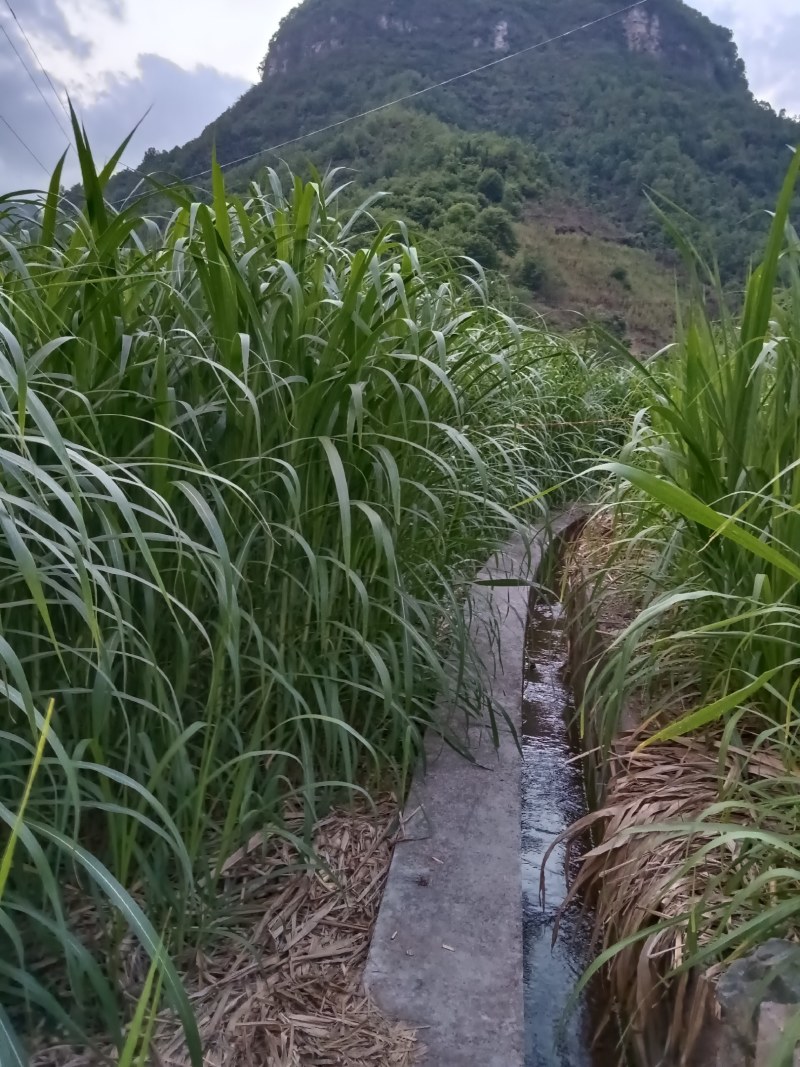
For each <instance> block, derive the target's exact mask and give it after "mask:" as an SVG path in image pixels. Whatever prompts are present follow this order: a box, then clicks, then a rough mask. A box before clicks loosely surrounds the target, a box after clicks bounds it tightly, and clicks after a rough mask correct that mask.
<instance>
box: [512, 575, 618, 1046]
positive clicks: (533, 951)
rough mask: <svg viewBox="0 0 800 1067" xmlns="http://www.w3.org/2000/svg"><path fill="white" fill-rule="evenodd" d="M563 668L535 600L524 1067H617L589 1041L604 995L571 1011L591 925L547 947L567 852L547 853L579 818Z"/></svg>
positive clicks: (551, 613)
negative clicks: (563, 832)
mask: <svg viewBox="0 0 800 1067" xmlns="http://www.w3.org/2000/svg"><path fill="white" fill-rule="evenodd" d="M566 665H567V636H566V628H565V620H564V616H563V608H562V606H561V605H560V604H559V603H558V602H557V601H550V602H548V601H546V600H545V599H543V597H542V596H541V595H539V594H534V595H533V596H532V599H531V608H530V614H529V621H528V629H527V636H526V655H525V675H524V683H523V704H522V731H523V768H522V888H523V942H524V944H523V952H524V982H525V1067H616V1065H617V1063H618V1062H619V1060H618V1054H617V1053H616V1051H615V1049H614V1045H615V1042H613V1041H612V1040H610V1038H609V1040H608V1042H603V1043H601V1044H600V1045H597V1044H593V1041H592V1039H593V1037H594V1035H595V1031H596V1029H597V1023H598V1022H599V1019H600V1016H601V1012H602V1007H603V1005H602V992H601V991H598V990H595V989H591V990H590V991H589V994H588V995H586V996H583V997H582V998H581V999H580V1001H579V1002H578V1004H577V1006H575V1007H574V1010H570V1009H571V1008H572V1003H571V1001H572V997H573V994H574V991H575V987H576V983H577V982H578V980H579V979H580V977H581V975H582V974H583V972H584V970H585V968H586V967H587V966H588V964H589V963H590V962H591V952H590V932H591V922H590V917H589V916H587V915H586V914H585V913H583V912H582V909H581V908H580V907H579V906H578V905H571V906H570V907H569V908H568V909H567V910H566V911H565V912H564V913H563V914H562V915H561V917H560V927H559V936H558V940H557V941H556V943H555V945H553V940H552V939H553V930H554V927H555V923H556V918H557V915H558V913H559V909H560V906H561V905H562V904H563V902H564V898H565V896H566V879H565V869H564V865H565V862H566V860H567V857H566V854H565V848H566V846H559V847H556V848H555V849H554V850H553V851H552V852H551V853H550V855H549V856H547V852H548V849H549V848H550V847H551V846H552V844H553V842H554V840H555V839H556V838H557V836H558V835H559V834H560V833H562V831H564V830H565V829H566V828H567V827H568V826H569V825H570V824H571V823H573V822H574V821H575V820H576V819H579V818H581V816H583V815H585V814H586V811H587V802H586V790H585V787H584V782H583V775H582V771H581V766H580V763H579V762H578V761H576V760H575V759H574V757H575V756H576V755H577V753H578V749H577V744H576V743H575V742H574V740H573V737H572V735H573V732H574V731H572V730H571V729H570V719H571V716H572V715H573V713H574V706H573V703H572V693H571V690H570V687H569V682H568V679H567V678H566ZM587 844H588V843H587ZM573 849H574V846H573ZM546 856H547V862H546V866H545V869H544V872H543V871H542V865H543V863H544V861H545V857H546ZM576 859H577V856H576ZM542 875H543V877H542ZM542 885H544V890H545V891H544V894H542V892H541V887H542Z"/></svg>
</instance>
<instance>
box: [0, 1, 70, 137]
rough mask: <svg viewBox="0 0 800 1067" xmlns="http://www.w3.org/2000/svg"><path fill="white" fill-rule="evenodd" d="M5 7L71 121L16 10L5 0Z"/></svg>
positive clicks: (65, 106)
mask: <svg viewBox="0 0 800 1067" xmlns="http://www.w3.org/2000/svg"><path fill="white" fill-rule="evenodd" d="M5 5H6V7H7V8H8V10H9V11H10V12H11V17H12V18H13V19H14V22H16V24H17V26H18V28H19V32H20V33H21V34H22V36H23V37H24V38H25V43H26V44H27V46H28V48H30V50H31V54H32V55H33V58H34V59H35V60H36V62H37V63H38V64H39V70H40V71H41V72H42V74H44V76H45V78H47V84H48V85H49V86H50V88H51V89H52V91H53V96H54V97H55V98H56V100H58V102H59V104H60V105H61V110H62V111H63V112H64V114H65V115H66V116H67V119H69V118H70V114H69V111H68V110H67V105H66V104H65V103H64V101H63V99H62V98H61V95H60V93H59V91H58V89H56V87H55V85H53V79H52V78H51V77H50V75H49V74H48V73H47V68H46V67H45V65H44V63H42V61H41V59H40V58H39V53H38V52H37V51H36V49H35V48H34V47H33V44H32V42H31V39H30V37H29V36H28V35H27V33H26V32H25V27H24V26H23V25H22V23H21V22H20V21H19V18H18V17H17V13H16V11H15V10H14V8H13V7H12V6H11V4H10V2H9V0H5Z"/></svg>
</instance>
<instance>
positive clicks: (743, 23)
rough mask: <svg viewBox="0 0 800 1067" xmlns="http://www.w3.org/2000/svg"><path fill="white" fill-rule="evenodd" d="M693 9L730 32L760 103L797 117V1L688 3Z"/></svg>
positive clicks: (799, 20)
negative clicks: (768, 104) (760, 100)
mask: <svg viewBox="0 0 800 1067" xmlns="http://www.w3.org/2000/svg"><path fill="white" fill-rule="evenodd" d="M689 2H690V3H691V5H692V7H695V8H697V9H698V10H699V11H702V12H703V14H705V15H708V17H709V18H711V19H713V20H714V21H715V22H718V23H720V24H721V25H723V26H728V27H729V28H730V29H732V30H733V34H734V38H735V40H736V44H737V45H738V47H739V52H740V54H741V56H742V58H743V59H744V61H745V65H746V67H747V76H748V79H749V81H750V87H751V89H752V90H753V92H754V94H755V95H756V96H757V97H758V98H759V99H764V100H769V102H770V103H771V104H772V105H773V107H775V108H777V109H781V108H785V109H786V110H787V111H789V112H790V113H791V114H796V115H800V82H798V80H797V73H796V71H797V56H798V54H800V14H798V11H797V0H761V2H759V3H756V2H755V0H689Z"/></svg>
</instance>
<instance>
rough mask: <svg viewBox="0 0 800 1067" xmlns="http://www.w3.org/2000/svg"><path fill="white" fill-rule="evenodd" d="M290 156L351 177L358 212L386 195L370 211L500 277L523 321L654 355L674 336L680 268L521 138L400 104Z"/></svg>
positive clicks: (452, 261)
mask: <svg viewBox="0 0 800 1067" xmlns="http://www.w3.org/2000/svg"><path fill="white" fill-rule="evenodd" d="M286 157H287V162H288V163H289V164H290V165H291V166H292V167H293V168H294V169H296V170H298V171H299V172H307V173H308V172H313V168H314V166H315V164H316V163H317V162H318V161H319V159H320V158H323V159H325V160H326V162H327V165H328V166H330V167H334V168H335V167H341V168H343V170H342V174H340V175H339V176H338V180H339V181H340V182H342V183H345V182H347V181H349V182H350V183H351V184H350V186H349V188H348V189H346V190H345V194H344V195H345V197H346V199H348V200H349V201H350V202H351V203H358V202H360V201H361V200H363V199H364V198H365V197H366V196H367V195H369V194H373V193H376V192H379V193H381V196H380V199H378V200H377V201H375V202H374V203H373V206H372V209H371V210H372V214H373V215H374V216H375V217H376V218H377V219H378V220H380V221H389V220H392V219H396V218H401V219H405V220H407V222H408V224H409V228H410V231H411V236H412V238H413V239H414V241H415V242H416V243H418V244H419V245H420V247H421V248H423V249H424V250H425V253H426V255H427V256H428V257H429V260H430V262H432V263H433V262H436V261H438V262H440V263H441V264H442V269H443V270H444V272H445V274H446V273H448V272H449V271H450V270H451V268H452V267H453V266H458V261H459V259H460V258H461V257H464V256H467V257H470V258H472V259H474V260H477V262H478V263H479V264H480V265H481V267H482V268H484V269H485V270H487V271H490V272H496V273H493V274H492V276H491V277H490V284H491V287H492V291H493V294H494V296H495V297H496V299H498V300H500V301H502V302H503V303H504V304H505V305H506V306H507V307H508V308H509V309H510V310H512V312H513V313H514V314H515V315H517V316H518V317H522V318H526V317H527V318H530V317H531V315H535V316H537V317H538V316H539V315H544V316H545V319H546V320H547V322H548V323H552V324H553V325H556V326H558V327H559V328H560V329H562V330H568V331H570V330H574V329H576V328H581V327H583V326H584V325H585V324H586V323H587V321H588V322H596V323H600V324H602V325H604V326H607V327H611V328H612V329H613V330H614V331H615V332H617V333H618V334H619V335H620V336H622V337H625V338H627V339H628V340H629V341H630V342H631V343H632V344H633V345H634V346H635V347H636V348H637V349H639V348H641V349H644V350H650V351H652V350H654V349H655V348H658V347H660V346H661V345H662V344H664V343H666V342H667V341H668V340H669V338H670V337H671V333H672V328H673V325H674V292H673V290H674V271H673V268H672V267H671V266H670V265H669V264H667V263H660V262H658V261H657V260H656V259H655V258H654V256H653V255H652V254H650V253H648V252H647V251H645V250H641V249H636V248H633V247H631V242H630V241H629V240H628V239H627V237H626V235H625V233H624V231H622V230H620V228H619V227H614V226H612V225H610V224H609V223H608V222H607V221H605V220H603V219H602V218H601V217H599V216H598V215H597V213H596V212H591V211H588V210H586V209H582V208H580V206H579V205H574V204H572V203H571V201H570V200H569V199H568V198H567V197H566V196H565V194H564V192H563V191H562V190H560V189H559V188H558V187H557V186H556V185H554V181H553V167H552V165H551V164H550V162H549V160H548V159H547V158H546V157H545V156H543V155H542V154H541V153H539V152H537V151H536V150H535V149H534V148H533V147H531V146H530V145H527V144H525V143H524V142H523V141H521V140H519V139H518V138H509V137H502V136H500V135H499V134H495V133H488V132H483V133H470V132H466V131H464V130H460V129H458V128H457V127H453V126H448V125H446V124H445V123H443V122H441V121H440V120H439V119H436V118H435V117H434V116H433V115H425V114H422V113H420V112H418V111H413V110H410V109H408V108H405V107H396V108H392V109H390V110H388V111H384V112H380V113H379V114H376V115H371V116H369V117H368V118H365V119H363V120H362V121H360V122H358V123H356V124H353V125H352V126H348V127H345V128H344V129H342V130H337V131H332V132H330V133H327V134H325V135H323V136H321V137H319V138H317V139H316V140H315V141H314V143H313V145H308V146H295V147H292V148H289V149H287V152H286ZM354 159H355V160H358V163H357V164H355V165H354V164H353V162H352V161H353V160H354ZM260 167H261V164H260V161H258V160H255V161H253V162H252V163H250V164H249V165H247V166H242V167H241V168H239V169H238V170H237V171H236V172H235V174H234V175H233V177H234V179H235V181H236V182H237V183H238V184H240V185H241V184H242V183H244V182H246V181H247V180H249V179H250V178H252V177H255V176H256V175H257V174H258V172H259V169H260ZM615 274H616V275H617V277H616V278H615ZM620 279H622V280H621V281H620Z"/></svg>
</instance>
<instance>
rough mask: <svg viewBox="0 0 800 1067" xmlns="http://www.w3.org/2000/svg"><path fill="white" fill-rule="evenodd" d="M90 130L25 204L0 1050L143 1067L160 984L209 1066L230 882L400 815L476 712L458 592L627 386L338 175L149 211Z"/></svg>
mask: <svg viewBox="0 0 800 1067" xmlns="http://www.w3.org/2000/svg"><path fill="white" fill-rule="evenodd" d="M74 131H75V138H76V147H77V152H78V156H79V159H80V164H81V171H82V182H83V192H84V197H85V200H84V201H83V202H82V203H81V204H80V205H76V206H73V205H70V204H68V203H65V202H64V201H63V200H62V199H61V197H60V195H59V184H60V177H61V166H59V168H58V169H57V171H56V173H55V174H54V176H53V180H52V183H51V186H50V189H49V191H48V192H47V193H46V194H45V195H43V196H42V197H41V198H39V199H38V200H37V201H36V202H35V207H36V209H37V212H36V215H35V218H33V219H32V218H31V210H30V207H31V205H30V202H27V203H26V204H25V205H23V206H22V207H23V209H22V211H21V212H20V207H21V205H20V204H19V203H18V202H17V201H15V200H14V198H6V199H5V200H4V201H3V202H2V205H0V209H1V210H2V213H3V217H4V220H5V223H6V229H5V230H4V232H3V233H2V235H0V309H1V310H2V315H1V316H0V523H1V524H2V527H3V534H4V537H3V543H2V546H1V547H0V589H1V590H2V597H1V598H0V618H1V619H2V634H3V637H2V640H0V684H2V687H3V694H4V697H5V700H6V707H7V713H6V718H5V721H4V730H3V732H2V733H0V769H1V770H2V774H1V775H0V817H2V818H3V819H4V820H5V821H6V822H7V823H9V824H10V823H11V821H12V819H13V816H12V813H13V812H19V811H20V810H21V808H22V805H21V800H22V798H23V797H24V798H25V805H24V813H23V814H24V818H23V821H22V822H21V824H20V828H19V831H18V839H17V852H16V861H15V862H14V863H13V864H12V865H11V866H10V869H9V871H8V880H7V882H6V884H5V885H4V886H3V895H2V899H1V900H0V1000H1V1001H2V1003H3V1005H4V1008H5V1012H6V1014H4V1015H3V1016H2V1019H0V1022H2V1024H3V1026H2V1029H1V1030H0V1035H4V1036H3V1040H6V1041H7V1047H8V1048H11V1047H12V1045H13V1047H14V1048H15V1049H20V1048H21V1043H20V1038H19V1036H18V1035H17V1036H14V1035H13V1033H12V1029H11V1020H13V1021H14V1025H15V1026H16V1028H17V1031H18V1033H20V1032H24V1031H25V1030H31V1029H33V1028H34V1021H35V1020H37V1019H40V1018H44V1019H45V1020H46V1024H45V1025H46V1028H49V1029H52V1028H53V1027H55V1028H56V1029H58V1030H60V1031H63V1032H65V1033H66V1034H67V1035H68V1036H69V1037H70V1038H71V1039H76V1040H79V1041H83V1042H85V1043H90V1042H91V1040H92V1036H93V1034H94V1033H95V1032H102V1033H103V1034H104V1035H105V1036H106V1037H110V1039H111V1040H112V1041H113V1042H115V1043H116V1044H117V1046H118V1047H119V1048H120V1049H121V1050H123V1051H122V1054H123V1055H124V1056H127V1057H128V1058H129V1059H130V1058H131V1057H133V1056H134V1055H136V1056H141V1055H142V1047H143V1046H144V1045H146V1042H147V1035H148V1034H149V1033H150V1032H151V1030H152V1018H153V1012H154V1011H155V1010H156V1008H157V1007H158V1004H159V999H160V994H161V992H162V991H163V993H164V995H165V996H166V997H167V998H168V999H169V1001H170V1003H171V1004H172V1007H173V1008H174V1009H175V1010H176V1011H177V1012H178V1013H179V1014H180V1017H181V1018H182V1020H183V1023H184V1026H185V1029H186V1035H187V1041H188V1045H189V1049H190V1051H191V1053H192V1057H193V1060H194V1062H195V1063H198V1064H199V1063H200V1060H201V1050H200V1046H199V1040H198V1037H197V1031H196V1028H195V1026H194V1023H193V1020H192V1016H191V1009H190V1007H189V1003H188V1001H187V998H186V996H185V994H184V993H183V991H182V987H181V983H180V980H179V977H178V969H179V966H180V965H181V963H183V962H185V961H187V960H189V959H191V957H192V953H193V951H194V950H195V949H196V948H197V947H198V946H201V945H202V944H203V943H204V941H205V939H207V938H209V937H214V936H219V935H220V932H221V931H222V930H224V927H225V923H226V913H227V911H229V909H230V907H231V906H232V905H231V902H230V901H225V900H222V899H220V898H219V895H218V882H219V877H220V872H221V868H222V866H223V864H224V862H225V860H226V858H227V857H228V856H229V855H231V854H232V853H233V852H234V851H235V850H236V848H238V847H239V845H241V843H242V842H243V841H246V840H248V839H249V838H250V836H251V835H252V834H253V833H254V832H264V831H266V833H267V836H269V835H270V834H281V833H283V834H286V835H287V836H288V835H289V833H290V831H289V830H288V829H287V828H286V827H285V826H284V825H283V823H282V812H283V810H284V806H285V804H286V803H287V802H288V801H296V800H297V799H298V798H299V799H300V801H301V802H302V803H303V804H304V806H305V813H306V827H307V831H308V830H310V827H311V825H312V824H313V822H314V820H315V818H316V816H317V814H318V813H319V812H320V811H321V810H324V809H325V808H326V807H327V805H329V804H330V802H331V801H332V799H333V798H335V797H339V796H340V795H341V794H342V793H343V792H344V793H347V792H348V791H352V790H360V789H364V788H367V789H369V788H370V787H371V786H373V785H375V784H377V783H379V782H380V783H384V784H385V782H386V781H387V779H388V781H389V783H390V784H394V785H395V787H396V788H397V789H398V790H402V789H403V788H404V784H405V781H406V778H407V775H408V772H409V769H410V767H411V766H412V764H413V761H414V759H415V756H416V754H417V752H418V749H419V745H420V740H421V737H422V734H423V732H424V731H425V730H426V729H428V728H433V729H439V728H441V727H440V724H439V723H438V722H437V720H436V717H435V711H434V709H435V700H436V696H437V694H438V693H440V692H442V691H445V692H449V693H450V694H452V695H453V697H454V698H458V699H459V701H460V703H461V705H462V706H463V707H465V708H466V709H468V710H469V709H472V711H473V712H474V713H478V712H479V711H480V710H481V698H480V690H479V686H478V683H477V680H476V673H475V672H474V670H473V669H472V666H473V665H472V654H471V651H470V648H469V646H468V643H467V638H466V632H465V628H464V623H463V616H462V609H461V589H462V588H463V581H464V579H465V578H468V577H469V576H470V573H471V572H472V571H473V570H474V569H475V568H476V567H477V566H478V564H479V563H481V562H482V561H483V559H484V557H485V556H486V555H487V553H488V552H489V551H490V550H491V549H492V548H493V547H494V546H495V545H496V543H497V542H499V541H501V540H503V539H504V538H505V537H507V535H508V533H509V531H510V530H512V529H514V528H516V527H517V526H518V525H519V524H520V523H521V522H524V521H525V519H526V516H525V515H524V514H522V513H519V512H517V513H514V514H512V512H511V511H510V510H509V507H510V505H511V504H512V503H514V502H516V501H517V500H518V499H519V497H520V495H521V493H520V490H521V489H522V494H523V495H524V494H526V493H527V494H528V495H533V496H535V495H536V494H537V493H538V492H539V490H540V489H541V487H542V485H543V484H548V483H550V482H555V481H559V480H561V478H562V477H563V476H564V474H565V473H566V470H565V468H569V467H570V465H571V464H572V462H573V458H574V456H575V455H577V454H578V453H583V452H585V451H586V449H587V447H589V443H590V442H591V443H592V444H591V447H592V448H594V442H596V441H598V442H602V441H603V440H604V435H605V427H604V425H603V419H602V411H603V400H604V392H603V387H602V383H603V382H607V383H608V384H609V388H610V389H611V390H614V391H615V393H614V395H615V396H616V398H617V401H618V402H619V403H620V404H622V403H623V398H624V386H623V385H622V384H621V383H622V382H623V381H624V376H623V375H620V374H619V372H617V371H612V370H610V369H607V370H605V371H604V372H603V375H601V376H600V378H599V379H597V380H595V382H594V385H592V384H591V383H592V380H593V371H592V368H591V367H590V366H589V365H588V364H587V363H586V362H585V361H584V360H583V359H582V358H581V357H580V355H579V354H578V353H577V352H576V351H575V350H574V349H573V348H570V347H569V346H565V345H561V344H559V343H557V342H554V341H552V340H550V339H547V338H544V337H542V336H540V335H539V334H535V333H533V332H530V331H522V330H520V329H519V328H518V327H517V326H516V325H515V324H514V323H513V322H511V321H510V320H508V319H507V318H506V317H505V316H503V315H501V314H499V313H497V312H495V311H494V310H493V309H492V308H491V307H489V306H488V305H487V304H486V301H485V296H484V294H483V291H482V290H481V287H480V285H479V284H477V283H476V282H475V281H474V278H473V279H470V280H469V281H468V282H465V283H462V281H461V280H460V279H458V278H455V277H451V278H442V277H441V276H440V275H432V274H430V273H428V272H427V270H426V268H425V266H424V265H422V264H421V263H420V261H419V257H418V255H417V252H416V249H415V248H414V247H413V246H412V245H411V244H410V243H409V242H408V240H407V239H406V237H405V231H404V229H403V227H402V226H399V227H398V225H397V224H392V225H387V226H385V227H382V228H379V227H377V226H375V225H373V224H372V223H371V222H370V220H369V217H368V214H367V209H366V207H365V208H363V209H358V210H356V211H355V213H351V214H350V216H349V217H347V218H340V217H339V215H338V214H337V210H336V197H337V189H336V187H335V177H336V176H335V175H331V176H330V177H329V178H328V179H326V180H322V179H320V180H316V181H311V182H308V183H304V182H302V181H300V180H299V179H297V178H294V177H292V176H291V175H288V176H286V177H285V178H284V179H281V177H280V176H279V175H278V174H277V173H276V172H267V174H266V176H265V180H264V183H263V184H261V185H259V184H254V185H253V186H252V188H251V190H250V192H249V194H248V195H247V196H246V197H239V196H233V195H230V194H229V193H228V191H227V190H226V189H225V185H224V181H223V177H222V173H221V171H220V170H219V169H218V168H217V167H216V166H215V168H214V175H213V188H212V193H211V196H210V198H209V201H208V202H206V201H204V200H195V199H194V198H193V197H192V195H191V193H190V192H189V191H188V190H186V189H183V188H178V187H171V188H168V189H165V190H163V191H162V193H163V197H164V198H165V199H166V200H167V201H168V202H169V205H170V208H169V213H168V214H167V215H166V216H165V217H151V216H146V215H145V214H143V209H142V205H141V204H140V203H137V202H129V203H127V204H126V205H125V206H124V207H122V208H121V209H120V210H113V209H112V208H111V207H109V205H108V204H107V203H106V202H105V200H104V190H105V186H106V184H107V182H108V180H109V178H110V176H111V174H112V172H113V170H114V167H115V166H116V163H117V161H118V158H119V155H120V153H121V151H122V149H120V152H118V153H117V154H116V156H115V157H114V158H113V159H112V160H111V161H110V162H109V164H108V165H107V166H106V167H104V168H103V169H102V170H98V169H97V167H96V166H95V164H94V161H93V159H92V156H91V152H90V149H89V145H88V143H87V141H86V138H85V135H84V133H83V131H82V130H81V129H80V127H79V126H78V124H77V122H76V123H74ZM123 147H124V146H123ZM20 216H21V221H20ZM567 382H569V383H570V385H571V387H572V388H573V392H574V396H573V398H572V399H571V406H570V409H569V413H567V412H566V411H565V406H564V403H563V389H564V388H565V387H566V385H565V383H567ZM598 382H599V383H600V384H598ZM609 395H611V393H609ZM576 415H577V416H581V417H580V418H576V417H575V416H576ZM568 420H571V421H572V422H574V423H576V424H577V425H574V426H571V425H569V424H568ZM616 433H618V427H613V428H612V430H611V435H610V436H611V438H612V439H613V436H614V434H616ZM51 701H52V702H54V705H53V706H54V709H55V710H54V712H53V716H52V729H50V731H49V733H48V734H47V739H46V745H45V748H44V751H43V752H42V753H38V754H37V750H36V744H37V739H38V738H40V737H41V736H42V728H43V719H42V713H41V709H42V708H43V707H45V706H49V702H51ZM34 757H35V758H36V759H37V761H38V762H37V774H36V777H35V782H34V784H33V786H32V788H31V790H30V795H29V796H28V795H27V794H26V792H25V790H26V782H27V780H28V775H29V771H30V766H31V761H32V759H33V758H34ZM296 843H297V844H299V845H300V846H301V847H302V845H303V842H302V839H301V838H297V839H296ZM23 854H24V859H22V860H20V859H19V857H20V856H21V855H23ZM87 915H88V927H89V928H90V930H89V934H88V935H87V934H86V931H85V930H84V927H85V926H86V925H87ZM146 916H147V917H146ZM79 920H80V921H79ZM126 928H127V929H129V930H131V931H132V933H133V935H134V941H136V942H138V944H139V946H140V948H139V949H138V950H136V951H134V950H133V949H132V948H131V940H130V938H129V937H128V935H127V933H126ZM157 930H162V931H163V932H164V935H163V939H162V937H160V936H158V935H157V933H156V931H157ZM139 953H143V954H144V955H145V956H146V957H148V958H149V962H148V961H147V959H145V960H144V961H139V963H138V964H136V960H137V958H138V954H139ZM168 954H169V955H168ZM170 957H171V958H172V959H173V960H175V961H176V962H177V964H178V968H176V966H175V965H174V964H173V963H172V962H170ZM53 960H55V961H57V966H51V965H50V961H53ZM142 962H143V963H144V966H142ZM133 964H136V965H135V966H133ZM137 975H138V977H137ZM143 976H146V977H143ZM130 1003H133V1004H135V1005H137V1006H136V1007H135V1009H134V1010H133V1017H132V1019H129V1016H130V1014H131V1013H130V1012H129V1011H128V1010H127V1009H126V1007H125V1005H126V1004H130ZM126 1020H128V1021H129V1022H130V1025H129V1026H128V1027H127V1029H126V1026H125V1023H126ZM3 1062H5V1059H4V1060H3Z"/></svg>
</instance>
